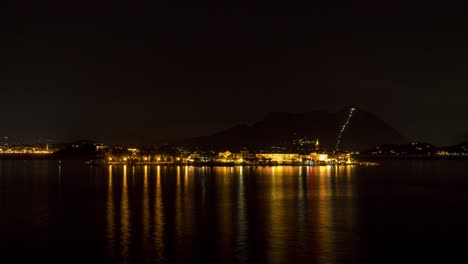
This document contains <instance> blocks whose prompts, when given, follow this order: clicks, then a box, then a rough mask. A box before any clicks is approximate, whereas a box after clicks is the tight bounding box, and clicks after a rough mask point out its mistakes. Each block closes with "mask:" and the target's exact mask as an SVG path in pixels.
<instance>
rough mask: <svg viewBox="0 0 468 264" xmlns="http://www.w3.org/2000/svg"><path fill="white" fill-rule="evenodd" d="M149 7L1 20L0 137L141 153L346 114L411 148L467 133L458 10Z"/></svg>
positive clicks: (93, 8) (467, 81)
mask: <svg viewBox="0 0 468 264" xmlns="http://www.w3.org/2000/svg"><path fill="white" fill-rule="evenodd" d="M60 2H67V3H66V4H60ZM133 2H136V1H133ZM154 2H158V4H153V5H138V4H136V3H132V4H127V5H117V4H115V3H113V2H111V1H109V2H108V3H105V4H100V5H97V4H96V3H93V2H90V3H85V2H83V1H79V2H78V1H76V2H72V1H59V2H58V3H50V4H49V5H38V6H29V7H27V6H25V5H24V4H22V5H21V6H20V5H19V4H18V5H17V6H10V7H6V6H5V7H4V8H2V9H1V11H0V12H1V13H0V14H1V16H0V17H1V18H0V19H1V20H0V24H1V25H0V28H1V40H0V58H1V62H0V69H1V72H0V89H1V95H2V96H1V99H0V100H1V104H0V111H1V115H2V119H1V122H0V134H1V135H10V136H13V135H16V136H20V137H24V138H27V139H32V138H36V137H43V138H51V139H59V140H69V139H76V138H95V139H100V140H104V141H107V142H111V143H116V142H121V143H130V142H144V143H152V142H155V141H157V140H161V139H170V138H182V137H188V136H198V135H204V134H211V133H213V132H216V131H217V130H219V129H223V128H226V127H229V126H231V125H234V124H237V123H243V122H252V121H254V120H258V119H261V118H262V117H263V116H264V115H265V114H266V113H267V112H270V111H288V112H303V111H313V110H329V111H337V110H339V109H341V108H343V107H345V106H349V105H358V106H360V107H362V108H364V109H366V110H368V111H371V112H374V113H376V114H377V115H379V116H380V117H381V118H383V119H384V120H386V121H387V122H389V123H390V124H391V125H393V126H394V127H395V128H396V129H398V130H399V131H400V132H401V133H402V134H404V135H405V136H408V137H410V138H413V139H415V140H421V141H430V142H433V143H435V144H438V145H441V144H451V143H454V142H455V141H457V140H458V139H459V138H460V136H462V135H464V134H468V122H467V114H468V110H467V109H468V108H467V100H468V99H467V98H468V89H467V87H468V75H467V74H466V72H467V70H468V49H467V47H468V34H467V33H468V25H467V20H466V18H465V13H464V10H463V9H460V8H457V7H452V8H450V9H447V8H444V7H441V6H427V5H417V6H409V5H408V4H407V3H401V4H399V3H398V2H392V3H391V4H390V3H389V4H388V5H382V3H378V5H377V4H371V3H372V2H371V3H365V4H360V5H357V4H354V5H351V4H349V5H347V6H346V5H340V4H339V3H338V2H333V3H329V6H320V5H317V4H313V5H311V4H309V5H307V4H289V1H284V2H283V3H281V4H272V3H270V2H268V1H265V3H254V2H253V1H246V2H245V3H240V2H237V3H238V4H237V6H235V5H227V4H225V5H223V4H221V3H220V2H222V1H214V2H213V3H211V4H201V3H200V2H198V1H193V2H194V3H193V4H192V5H186V4H180V5H179V6H177V5H172V6H171V5H169V4H164V3H163V2H159V1H154ZM172 2H175V1H172ZM311 2H314V1H311ZM328 2H330V1H328ZM375 2H380V1H375ZM337 130H338V128H337Z"/></svg>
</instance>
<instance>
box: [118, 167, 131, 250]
mask: <svg viewBox="0 0 468 264" xmlns="http://www.w3.org/2000/svg"><path fill="white" fill-rule="evenodd" d="M129 218H130V215H129V202H128V186H127V165H124V166H123V177H122V201H121V204H120V233H121V242H120V246H121V254H122V255H123V256H125V257H128V246H129V238H130V222H129V220H130V219H129Z"/></svg>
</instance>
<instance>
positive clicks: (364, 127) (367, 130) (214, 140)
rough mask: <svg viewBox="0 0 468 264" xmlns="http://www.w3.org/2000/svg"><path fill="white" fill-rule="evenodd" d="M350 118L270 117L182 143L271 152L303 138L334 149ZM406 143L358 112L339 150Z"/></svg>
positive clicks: (315, 115)
mask: <svg viewBox="0 0 468 264" xmlns="http://www.w3.org/2000/svg"><path fill="white" fill-rule="evenodd" d="M348 115H349V108H348V109H343V110H341V111H339V112H336V113H329V112H323V111H315V112H307V113H297V114H292V113H285V112H274V113H269V114H268V115H266V116H265V118H264V119H263V120H261V121H258V122H255V123H254V124H253V125H245V124H242V125H237V126H234V127H231V128H228V129H226V130H223V131H220V132H218V133H215V134H213V135H211V136H205V137H198V138H192V139H189V140H185V141H183V142H182V143H183V144H185V145H190V146H206V147H210V148H215V149H232V150H236V149H240V148H242V147H247V148H248V149H257V150H258V149H269V148H270V147H271V146H282V147H284V148H286V149H290V148H292V147H293V144H294V142H295V141H297V140H298V139H301V138H309V139H311V140H315V139H319V141H320V146H321V147H322V148H325V149H333V148H334V147H335V144H336V142H337V137H338V134H339V131H340V130H341V128H342V126H343V124H344V123H345V122H346V119H347V117H348ZM403 143H407V139H406V138H405V137H403V136H402V135H401V134H400V133H398V131H396V130H395V129H394V128H392V127H391V126H390V125H389V124H387V123H386V122H385V121H383V120H382V119H380V118H379V117H377V116H376V115H374V114H372V113H369V112H367V111H364V110H362V109H357V110H356V111H355V112H354V114H353V116H352V118H351V120H350V123H349V124H348V126H347V128H346V130H345V131H344V133H343V136H342V144H341V145H340V146H341V147H340V149H346V150H367V149H369V148H372V147H374V146H377V145H381V144H403Z"/></svg>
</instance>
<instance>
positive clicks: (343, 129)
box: [335, 107, 356, 149]
mask: <svg viewBox="0 0 468 264" xmlns="http://www.w3.org/2000/svg"><path fill="white" fill-rule="evenodd" d="M355 110H356V108H354V107H353V108H351V111H349V115H348V118H347V119H346V122H345V123H344V125H343V127H341V130H340V134H338V140H337V142H336V146H335V149H338V146H339V145H340V143H341V137H342V136H343V132H344V131H345V129H346V126H347V125H348V124H349V121H350V120H351V117H352V116H353V112H354V111H355Z"/></svg>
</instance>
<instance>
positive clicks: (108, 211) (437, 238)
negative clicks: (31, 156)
mask: <svg viewBox="0 0 468 264" xmlns="http://www.w3.org/2000/svg"><path fill="white" fill-rule="evenodd" d="M0 215H1V217H0V260H1V261H2V262H3V263H10V261H11V260H14V261H23V260H30V261H38V260H42V259H45V260H49V261H61V262H63V263H68V262H74V261H76V262H79V261H84V260H86V261H101V262H107V263H194V262H198V263H382V262H387V263H404V262H413V263H414V262H417V263H422V262H425V261H427V260H439V261H445V262H447V261H455V260H458V261H460V260H462V259H464V260H466V259H468V257H467V256H465V255H466V253H465V252H466V249H465V243H466V242H468V236H467V235H468V162H467V161H393V162H392V161H390V162H384V163H383V164H382V165H380V166H370V167H365V166H362V167H361V166H340V167H331V166H328V167H327V166H323V167H215V168H209V167H199V168H197V167H185V166H181V167H165V166H146V167H145V166H141V167H127V166H112V167H92V166H86V165H84V164H83V162H82V161H62V162H61V163H60V164H59V162H58V161H52V160H51V161H48V160H29V161H22V160H15V161H10V160H4V161H0Z"/></svg>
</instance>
